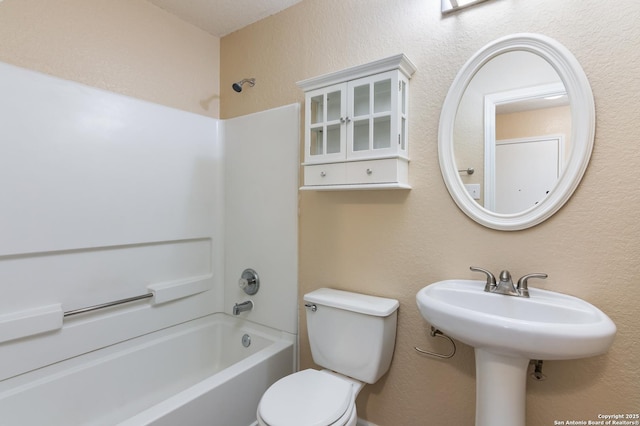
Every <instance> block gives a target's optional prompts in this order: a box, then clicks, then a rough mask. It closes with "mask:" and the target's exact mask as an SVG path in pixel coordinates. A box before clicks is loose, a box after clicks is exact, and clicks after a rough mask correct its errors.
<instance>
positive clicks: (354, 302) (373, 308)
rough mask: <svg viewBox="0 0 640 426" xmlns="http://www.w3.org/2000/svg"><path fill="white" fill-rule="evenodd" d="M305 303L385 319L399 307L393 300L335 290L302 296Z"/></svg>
mask: <svg viewBox="0 0 640 426" xmlns="http://www.w3.org/2000/svg"><path fill="white" fill-rule="evenodd" d="M304 300H305V302H309V303H315V304H317V305H322V306H330V307H332V308H338V309H345V310H348V311H352V312H358V313H361V314H366V315H374V316H377V317H387V316H389V315H391V314H392V313H394V312H395V311H396V309H398V307H399V306H400V303H399V302H398V301H397V300H395V299H388V298H386V297H378V296H370V295H367V294H361V293H352V292H350V291H343V290H335V289H332V288H319V289H317V290H314V291H312V292H311V293H307V294H305V295H304Z"/></svg>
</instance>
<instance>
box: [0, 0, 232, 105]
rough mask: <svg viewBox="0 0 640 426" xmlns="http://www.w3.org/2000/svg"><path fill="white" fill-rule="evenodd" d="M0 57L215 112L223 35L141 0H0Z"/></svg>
mask: <svg viewBox="0 0 640 426" xmlns="http://www.w3.org/2000/svg"><path fill="white" fill-rule="evenodd" d="M0 61H3V62H6V63H10V64H14V65H18V66H21V67H24V68H29V69H33V70H36V71H40V72H43V73H46V74H51V75H55V76H57V77H61V78H64V79H67V80H73V81H78V82H80V83H84V84H87V85H90V86H95V87H99V88H102V89H106V90H109V91H112V92H117V93H121V94H124V95H128V96H133V97H136V98H139V99H144V100H148V101H151V102H156V103H160V104H165V105H168V106H171V107H174V108H179V109H183V110H186V111H190V112H194V113H197V114H201V115H207V116H210V117H218V116H219V93H220V91H219V75H220V39H219V38H217V37H214V36H212V35H210V34H208V33H206V32H204V31H202V30H200V29H197V28H196V27H194V26H192V25H189V24H187V23H185V22H183V21H181V20H179V19H178V18H176V17H174V16H173V15H170V14H168V13H166V12H165V11H163V10H162V9H160V8H158V7H156V6H154V5H152V4H150V3H148V2H146V1H143V0H4V1H2V2H0Z"/></svg>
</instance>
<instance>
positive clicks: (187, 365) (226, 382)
mask: <svg viewBox="0 0 640 426" xmlns="http://www.w3.org/2000/svg"><path fill="white" fill-rule="evenodd" d="M245 334H246V335H248V336H249V337H250V339H251V344H250V345H249V347H244V346H243V344H242V338H243V336H244V335H245ZM294 341H295V339H294V336H292V335H291V334H288V333H283V332H278V331H275V330H273V329H269V328H267V327H263V326H259V325H257V324H253V323H250V322H248V321H243V320H239V319H237V318H233V317H230V316H228V315H226V314H214V315H209V316H207V317H204V318H200V319H197V320H193V321H189V322H187V323H184V324H180V325H176V326H173V327H170V328H167V329H164V330H161V331H157V332H154V333H150V334H148V335H145V336H142V337H139V338H135V339H131V340H129V341H126V342H122V343H118V344H116V345H113V346H110V347H108V348H104V349H101V350H98V351H95V352H92V353H88V354H84V355H82V356H79V357H76V358H72V359H69V360H65V361H62V362H59V363H56V364H53V365H50V366H47V367H44V368H41V369H38V370H34V371H31V372H29V373H25V374H22V375H20V376H16V377H13V378H11V379H7V380H4V381H2V382H0V424H3V425H5V424H6V425H13V426H22V425H29V426H30V425H38V426H39V425H47V426H54V425H65V426H69V425H73V426H76V425H121V426H134V425H135V426H139V425H154V426H161V425H167V426H169V425H171V426H175V425H179V426H190V425H208V426H249V425H251V424H253V423H254V421H255V413H256V407H257V405H258V401H259V399H260V396H261V395H262V393H263V392H264V391H265V390H266V389H267V388H268V387H269V386H270V385H271V384H272V383H273V382H275V381H276V380H278V379H279V378H280V377H283V376H285V375H287V374H290V373H291V372H292V371H293V370H294V368H295V364H294V362H295V356H294V352H295V351H294Z"/></svg>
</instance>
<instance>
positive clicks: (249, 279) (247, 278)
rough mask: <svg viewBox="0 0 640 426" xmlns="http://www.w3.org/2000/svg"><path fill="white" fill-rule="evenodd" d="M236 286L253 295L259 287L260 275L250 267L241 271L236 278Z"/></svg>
mask: <svg viewBox="0 0 640 426" xmlns="http://www.w3.org/2000/svg"><path fill="white" fill-rule="evenodd" d="M238 287H240V288H241V289H243V290H244V292H245V293H247V294H248V295H249V296H253V295H254V294H256V293H257V292H258V290H259V289H260V277H259V276H258V273H257V272H256V271H254V270H253V269H251V268H247V269H245V270H244V271H242V275H241V276H240V279H239V280H238Z"/></svg>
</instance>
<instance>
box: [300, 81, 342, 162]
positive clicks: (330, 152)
mask: <svg viewBox="0 0 640 426" xmlns="http://www.w3.org/2000/svg"><path fill="white" fill-rule="evenodd" d="M345 88H346V85H344V84H339V85H336V86H331V87H328V88H323V89H318V90H315V91H312V92H309V93H307V96H306V108H307V110H308V114H307V115H306V116H307V123H306V124H307V134H306V135H305V161H306V162H323V161H329V160H335V159H339V158H340V157H344V156H345V149H344V146H345V145H344V140H345V134H346V132H345V129H344V127H345V126H344V124H343V123H344V121H345V116H346V114H345V112H346V91H345Z"/></svg>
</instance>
